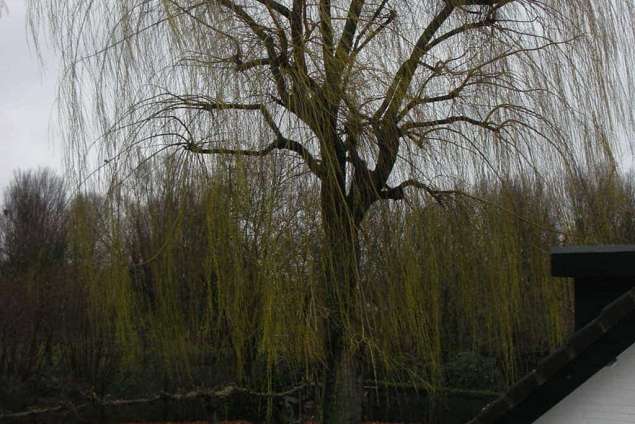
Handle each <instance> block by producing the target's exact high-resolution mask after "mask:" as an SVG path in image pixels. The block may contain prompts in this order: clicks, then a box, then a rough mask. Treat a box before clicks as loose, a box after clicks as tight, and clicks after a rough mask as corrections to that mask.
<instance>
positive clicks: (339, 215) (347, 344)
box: [322, 183, 362, 424]
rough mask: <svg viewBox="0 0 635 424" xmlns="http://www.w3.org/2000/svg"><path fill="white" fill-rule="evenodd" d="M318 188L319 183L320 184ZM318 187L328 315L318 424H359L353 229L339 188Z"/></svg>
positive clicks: (355, 242)
mask: <svg viewBox="0 0 635 424" xmlns="http://www.w3.org/2000/svg"><path fill="white" fill-rule="evenodd" d="M323 184H324V183H323ZM330 188H331V189H329V187H328V185H327V184H325V185H323V187H322V220H323V226H324V232H325V234H324V235H325V238H324V243H323V266H324V284H325V287H326V294H327V307H328V311H329V316H328V323H327V330H328V331H327V334H326V337H327V339H326V347H327V355H328V358H327V368H326V370H325V375H324V394H323V409H322V423H323V424H327V423H328V424H359V423H360V422H361V418H362V407H361V405H362V385H361V372H360V371H361V369H360V368H361V367H360V361H359V355H358V352H357V346H356V345H355V343H354V342H353V339H352V337H351V336H352V331H353V329H354V327H355V324H354V322H355V303H356V302H355V297H356V296H355V293H356V290H357V289H356V287H357V284H358V279H359V268H358V263H359V262H358V254H359V248H358V246H359V240H358V228H357V225H356V223H355V220H354V218H353V215H352V213H351V208H350V207H349V205H348V204H347V202H346V200H345V198H343V196H342V191H341V186H340V187H337V188H334V187H333V186H331V187H330Z"/></svg>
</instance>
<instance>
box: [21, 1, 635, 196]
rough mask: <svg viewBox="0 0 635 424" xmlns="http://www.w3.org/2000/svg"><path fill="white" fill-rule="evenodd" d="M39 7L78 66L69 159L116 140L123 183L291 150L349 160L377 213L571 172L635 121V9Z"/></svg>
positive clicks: (70, 78) (609, 4)
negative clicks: (133, 170)
mask: <svg viewBox="0 0 635 424" xmlns="http://www.w3.org/2000/svg"><path fill="white" fill-rule="evenodd" d="M30 7H31V11H32V13H31V15H30V16H31V17H32V23H33V28H34V29H35V30H36V31H35V32H36V33H37V28H38V23H39V22H42V21H47V22H49V23H50V28H51V29H52V33H53V35H54V37H55V38H54V39H55V42H56V43H57V44H58V45H59V47H60V52H61V53H62V55H63V63H64V64H65V66H66V68H65V75H64V77H63V78H64V82H65V84H64V85H63V86H62V87H63V88H62V92H61V97H62V100H63V101H62V103H61V104H62V108H63V111H64V112H65V114H66V116H67V117H68V118H70V119H69V120H68V127H67V129H68V130H69V131H68V139H69V142H70V146H71V149H69V152H70V153H72V155H71V159H74V160H77V162H76V163H86V162H85V159H86V158H87V157H90V155H88V153H87V151H88V149H89V148H92V147H93V144H92V143H90V142H89V143H87V142H85V140H86V137H85V136H86V134H87V133H88V134H89V135H90V134H102V136H101V138H99V139H98V145H99V146H100V150H99V151H100V152H101V153H102V156H101V158H100V162H101V163H103V161H104V160H105V161H106V163H107V164H108V165H112V167H111V169H112V170H113V171H115V172H118V173H125V172H124V171H125V169H124V168H122V167H123V166H124V165H122V164H121V163H120V164H115V162H116V161H112V162H111V160H112V159H117V158H121V157H122V156H123V155H126V156H127V157H128V159H130V158H133V159H134V160H132V161H124V162H125V163H127V164H132V166H134V164H135V163H138V160H143V159H144V158H147V157H148V155H154V154H157V153H158V152H170V153H172V154H177V155H183V157H190V158H191V157H195V156H197V155H192V154H191V153H197V154H208V155H243V156H265V155H269V154H272V153H274V152H277V153H280V154H284V155H287V156H288V157H289V160H290V161H291V160H297V161H302V162H303V163H304V164H305V166H306V169H307V170H308V171H309V172H310V173H312V174H313V175H315V177H316V178H320V179H324V178H325V177H326V175H327V174H329V173H330V172H331V171H332V170H331V169H329V168H331V167H332V166H333V165H332V163H333V160H332V159H337V160H336V161H335V162H338V163H342V162H344V163H345V165H344V167H343V169H344V172H343V174H344V175H343V176H342V177H341V179H343V180H344V181H345V184H344V185H343V186H344V187H346V191H347V192H348V194H347V196H349V197H352V196H361V198H362V203H372V202H373V201H375V200H377V199H379V198H391V199H398V198H401V197H402V196H403V189H404V188H406V187H410V186H415V187H419V188H424V189H426V190H427V191H428V192H429V193H430V194H435V193H436V192H437V191H438V190H440V189H441V188H442V186H443V185H444V183H445V182H447V181H449V180H456V179H457V178H460V179H469V178H470V177H471V176H473V175H475V173H494V174H506V173H514V172H517V171H518V170H523V171H525V170H527V169H534V168H535V167H540V166H541V163H542V162H543V161H545V163H548V165H551V167H550V168H551V169H553V168H554V167H553V165H555V166H556V167H557V166H558V165H561V164H563V163H567V164H571V163H573V161H574V159H575V158H579V157H581V156H580V155H579V153H581V152H583V153H584V154H588V152H589V151H590V150H589V149H590V148H591V150H592V149H594V148H595V147H597V146H601V147H602V148H603V149H604V148H605V147H606V144H603V143H606V140H608V139H610V138H611V137H615V134H618V135H620V134H622V135H623V134H625V131H627V132H628V131H630V130H629V126H632V123H633V118H634V117H633V111H632V110H631V109H630V107H629V106H628V101H627V99H629V98H630V96H631V94H632V87H633V73H632V70H631V67H630V66H627V62H628V59H627V58H628V57H632V53H633V45H634V44H633V42H632V40H633V26H632V18H633V11H634V7H633V4H632V2H630V1H627V0H610V1H596V0H576V1H570V0H553V1H542V0H417V1H411V0H320V1H317V0H316V1H315V2H313V1H306V0H154V1H153V0H117V1H97V2H86V1H83V0H72V1H69V0H63V1H62V0H47V1H38V2H35V1H31V2H30ZM36 36H37V34H36ZM88 118H90V119H88ZM87 130H88V131H87ZM604 151H606V150H604ZM87 155H88V156H87ZM93 166H94V164H93ZM547 168H549V166H547ZM543 169H545V168H543ZM354 192H357V194H355V193H354ZM371 193H372V194H371Z"/></svg>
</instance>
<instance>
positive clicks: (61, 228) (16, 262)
mask: <svg viewBox="0 0 635 424" xmlns="http://www.w3.org/2000/svg"><path fill="white" fill-rule="evenodd" d="M1 210H2V214H1V215H0V273H1V274H2V276H3V280H4V281H2V286H1V287H0V289H1V290H2V292H3V294H2V296H0V300H1V301H2V308H0V309H1V310H2V312H1V314H2V316H1V317H2V322H3V325H2V330H1V332H2V339H3V340H4V342H3V343H2V346H3V347H2V349H0V367H1V368H0V372H1V374H2V375H10V376H13V377H15V378H17V379H18V380H19V381H25V380H28V379H29V378H31V377H32V376H33V374H34V373H35V372H37V371H38V370H39V369H41V368H42V367H43V366H44V365H45V358H46V357H47V356H50V355H48V353H49V352H50V350H51V348H52V345H53V343H54V336H55V332H56V330H57V329H56V328H55V325H54V324H55V322H56V321H55V320H56V319H57V320H59V319H60V317H61V312H62V311H63V303H64V302H63V299H64V295H65V293H64V291H63V290H62V287H61V286H62V284H61V283H62V281H63V278H64V273H65V263H64V262H65V251H66V244H67V243H66V242H67V240H66V218H67V215H66V186H65V184H64V180H63V179H62V178H61V177H59V176H58V175H56V174H55V173H53V171H51V170H50V169H46V168H44V169H38V170H36V171H21V172H17V173H16V174H15V177H14V179H13V180H12V181H11V182H10V184H9V186H8V187H7V189H6V191H5V192H4V198H3V202H2V206H1Z"/></svg>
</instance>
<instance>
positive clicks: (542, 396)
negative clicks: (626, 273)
mask: <svg viewBox="0 0 635 424" xmlns="http://www.w3.org/2000/svg"><path fill="white" fill-rule="evenodd" d="M634 323H635V289H631V290H630V291H628V292H627V293H625V294H624V295H622V296H621V297H619V298H618V299H617V300H615V301H614V302H612V303H611V304H609V305H608V306H606V307H605V308H604V309H603V310H602V312H601V313H600V315H599V316H598V317H597V318H596V319H594V320H593V321H591V322H589V323H588V324H587V325H586V326H584V327H583V328H582V329H581V330H580V331H578V332H576V333H575V334H574V335H573V336H572V337H571V339H570V340H569V342H568V343H567V344H566V345H564V346H563V347H562V348H560V349H558V350H557V351H556V352H554V353H553V354H551V355H549V356H548V357H547V358H545V359H544V360H543V361H542V362H541V363H540V364H539V365H538V367H536V369H535V370H533V371H532V372H530V373H529V374H528V375H527V376H525V377H524V378H523V379H522V380H520V381H519V382H518V383H516V384H515V385H513V386H512V387H511V388H510V389H509V390H508V391H507V392H506V393H505V394H503V395H502V396H501V397H499V398H498V399H497V400H495V401H494V402H492V403H490V404H489V405H487V406H486V407H485V408H483V410H482V411H481V412H480V413H479V414H478V415H477V416H476V417H474V418H473V419H472V420H471V421H469V422H468V424H512V423H514V424H529V423H533V422H534V421H535V420H536V419H538V418H539V417H540V416H541V415H543V414H544V413H545V412H547V411H548V410H549V409H551V408H552V407H553V406H555V405H556V404H557V403H558V402H560V401H561V400H562V399H564V398H565V397H566V396H567V395H568V394H570V393H571V392H573V391H574V390H575V389H576V388H577V387H579V386H580V385H581V384H582V383H584V382H585V381H586V380H587V379H589V378H590V377H591V376H592V375H594V374H595V373H596V372H598V371H599V370H600V369H602V368H603V367H605V366H606V365H608V364H610V363H611V362H613V361H614V360H615V358H616V357H617V356H618V355H619V354H620V353H621V352H623V351H624V350H626V349H627V348H628V347H629V346H631V345H632V344H633V343H634V342H635V331H633V327H634Z"/></svg>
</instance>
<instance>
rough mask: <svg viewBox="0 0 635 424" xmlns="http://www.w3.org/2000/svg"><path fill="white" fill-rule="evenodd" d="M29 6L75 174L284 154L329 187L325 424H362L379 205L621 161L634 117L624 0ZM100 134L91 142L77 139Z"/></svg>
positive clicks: (427, 261) (322, 255) (225, 0)
mask: <svg viewBox="0 0 635 424" xmlns="http://www.w3.org/2000/svg"><path fill="white" fill-rule="evenodd" d="M29 5H30V10H31V14H30V17H31V21H32V24H33V25H32V27H33V28H34V30H35V33H36V34H35V35H36V38H37V29H38V28H40V26H39V25H38V24H39V23H47V24H48V29H50V31H51V33H52V37H53V40H55V42H56V44H57V46H58V48H59V51H60V54H61V55H62V61H63V63H64V64H65V75H64V80H63V84H62V86H61V97H62V99H63V102H61V106H62V110H63V112H64V113H65V116H66V118H67V119H66V128H67V129H68V131H67V139H68V152H69V156H68V157H69V159H70V162H71V163H72V164H74V165H75V168H76V169H77V170H78V171H79V173H78V174H79V176H80V177H83V176H84V174H85V170H87V169H88V170H91V169H93V168H95V167H96V166H97V165H96V163H99V164H100V165H99V167H100V168H101V169H102V175H105V174H109V173H110V174H112V178H110V180H111V181H121V180H122V179H123V178H125V177H126V175H128V174H129V173H131V172H133V171H134V170H135V169H136V168H138V167H139V166H140V164H142V163H144V161H146V160H148V158H149V157H154V156H157V155H159V156H160V155H172V156H174V157H176V158H178V159H179V160H180V161H182V162H183V163H191V164H195V163H200V162H203V163H208V164H211V163H212V162H213V161H212V160H210V159H209V158H210V157H229V158H234V159H236V158H241V160H252V161H257V160H259V158H263V157H268V156H273V157H276V158H277V160H278V162H279V163H281V164H282V166H283V167H287V168H289V169H297V166H298V164H299V165H301V166H302V167H303V172H301V173H298V175H299V176H298V177H297V178H298V181H303V182H305V181H307V179H308V180H309V181H311V184H313V185H314V186H315V187H318V188H317V190H319V202H318V203H319V207H318V209H319V222H320V227H321V231H320V239H321V242H320V248H319V254H317V255H314V257H315V258H319V266H318V274H319V281H320V283H319V286H320V290H321V292H320V293H321V296H322V297H323V304H324V313H323V314H321V316H320V317H321V320H322V321H323V324H324V325H323V331H322V332H321V336H320V337H321V347H322V349H323V351H324V352H325V355H324V358H323V361H322V364H323V366H322V370H323V378H324V380H323V386H322V387H323V391H324V393H323V411H322V420H323V422H327V423H354V422H359V421H360V416H361V392H362V391H361V370H360V364H361V362H362V360H363V358H364V356H365V355H366V354H367V352H368V350H367V348H368V347H369V346H370V345H373V344H375V341H372V340H368V336H367V335H368V334H371V333H372V332H371V333H369V332H368V331H367V330H368V328H367V326H369V325H370V324H369V323H370V322H371V320H369V319H368V314H369V313H370V312H369V311H368V308H369V306H368V305H369V304H368V302H365V300H364V298H365V293H366V289H367V288H366V287H364V285H363V284H362V282H363V281H365V279H364V278H362V276H363V272H364V269H363V268H361V267H360V257H361V251H360V227H361V226H362V225H363V222H364V219H365V217H366V216H367V214H368V212H369V210H370V209H371V208H372V207H373V205H375V204H376V203H378V202H381V201H402V200H404V199H406V198H407V197H408V196H407V195H414V193H415V192H417V193H418V195H420V194H423V195H424V196H427V197H428V198H430V199H432V200H434V201H438V202H443V201H444V199H446V198H448V197H454V196H460V195H461V193H460V192H459V191H456V190H453V189H451V187H452V184H453V183H454V182H457V181H459V182H469V181H474V180H475V179H476V178H479V177H483V176H487V177H492V176H493V177H496V178H502V177H507V176H519V175H520V176H522V175H529V174H539V175H553V174H556V173H557V172H558V171H559V170H563V169H564V170H572V169H575V168H576V167H577V166H578V164H579V163H584V160H587V159H588V158H590V157H592V156H593V155H598V154H599V155H602V156H603V157H608V158H609V159H612V157H611V155H612V153H611V143H610V142H609V141H607V140H610V139H611V136H612V135H614V134H615V133H616V131H618V132H619V130H620V129H621V128H623V127H622V126H623V125H624V123H629V122H630V123H632V122H633V114H632V111H631V110H630V109H628V108H627V107H626V102H624V101H622V100H621V99H624V98H625V96H627V95H628V94H630V89H631V87H632V83H633V74H632V70H631V68H630V67H629V66H625V65H626V61H625V59H623V57H626V55H627V54H631V53H632V48H633V45H634V44H633V43H632V36H633V27H632V25H631V23H632V21H631V19H632V16H633V12H634V7H633V5H632V3H631V2H629V1H620V0H614V1H602V2H598V1H592V0H578V1H570V0H554V1H541V0H418V1H411V0H319V1H316V2H307V1H304V0H201V1H195V0H154V1H153V0H143V1H141V0H137V1H136V0H118V1H91V2H86V1H83V0H72V1H69V0H64V1H62V0H43V1H30V2H29ZM620 54H624V56H620ZM95 129H96V130H97V131H98V134H101V136H100V137H99V138H98V139H97V141H96V143H93V141H92V140H90V141H85V140H86V139H87V138H86V134H87V133H88V134H95V132H94V131H95ZM91 131H93V132H91ZM95 144H96V145H97V146H98V151H99V155H95V154H94V153H91V152H92V150H91V149H92V147H93V146H94V145H95ZM95 157H97V158H98V159H97V162H91V160H92V159H94V158H95ZM581 159H582V160H581ZM184 168H187V167H181V169H184ZM302 174H304V175H302ZM174 181H175V184H178V175H177V178H175V179H174ZM253 183H254V184H258V183H259V182H256V181H254V182H253ZM260 183H263V184H274V180H270V181H260ZM297 219H302V218H297ZM424 223H425V221H424ZM437 230H438V232H441V233H442V232H443V229H442V228H439V229H437ZM437 236H439V237H440V234H437ZM419 254H420V255H421V260H422V262H421V263H420V264H414V263H413V264H410V265H408V266H410V267H411V268H412V269H413V273H414V274H416V268H417V267H419V266H427V267H432V266H436V265H435V263H434V261H433V260H432V257H431V256H430V255H431V252H430V251H429V249H423V250H422V251H420V252H419ZM414 274H413V275H414ZM276 287H278V285H277V284H274V283H272V284H271V287H270V290H275V288H276ZM412 289H413V290H414V287H413V288H412ZM265 292H266V290H265ZM273 294H274V292H273V291H270V292H268V294H267V295H266V296H265V298H266V299H267V300H266V301H267V302H273V304H275V302H276V298H275V296H273ZM429 294H430V296H435V294H434V293H433V290H432V291H431V292H430V293H429ZM274 309H275V308H274ZM271 310H272V309H271ZM430 331H433V329H431V330H430ZM423 333H426V332H425V331H424V332H423ZM428 336H429V334H427V333H426V334H422V337H423V338H426V337H428Z"/></svg>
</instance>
